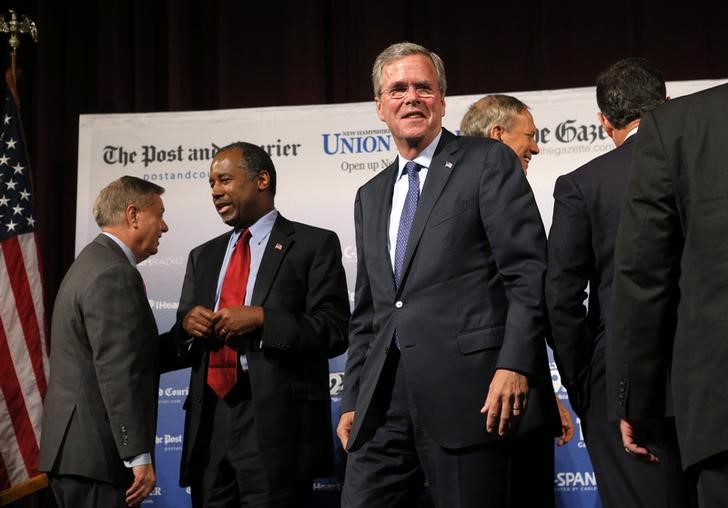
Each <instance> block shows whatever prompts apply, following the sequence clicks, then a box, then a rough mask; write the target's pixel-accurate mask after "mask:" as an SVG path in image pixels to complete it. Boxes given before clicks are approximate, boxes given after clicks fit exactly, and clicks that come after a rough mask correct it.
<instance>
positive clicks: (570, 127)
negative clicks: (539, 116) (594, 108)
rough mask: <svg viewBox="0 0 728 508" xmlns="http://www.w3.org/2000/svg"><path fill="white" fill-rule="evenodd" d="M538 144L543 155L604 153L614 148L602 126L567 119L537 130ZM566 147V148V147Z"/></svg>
mask: <svg viewBox="0 0 728 508" xmlns="http://www.w3.org/2000/svg"><path fill="white" fill-rule="evenodd" d="M536 142H537V143H538V145H539V148H540V153H541V154H542V155H554V156H557V157H558V156H559V155H565V154H574V153H590V152H593V153H595V154H599V153H604V152H608V151H610V150H611V149H612V148H614V143H612V140H611V138H610V137H609V136H608V135H607V133H606V132H605V131H604V127H602V126H601V125H600V124H595V123H587V124H582V123H578V122H577V121H576V120H572V119H567V120H563V121H561V122H559V123H558V124H556V126H553V127H551V128H549V127H541V128H538V127H537V128H536ZM564 145H566V146H564Z"/></svg>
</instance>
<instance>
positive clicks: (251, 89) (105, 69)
mask: <svg viewBox="0 0 728 508" xmlns="http://www.w3.org/2000/svg"><path fill="white" fill-rule="evenodd" d="M711 4H715V5H711ZM669 5H670V4H669V3H667V4H666V3H664V2H657V1H640V0H634V1H630V2H622V3H618V4H607V3H602V4H599V3H593V2H592V3H587V2H583V1H582V2H572V1H560V2H547V1H538V0H529V1H522V2H501V3H500V4H495V3H493V2H486V1H480V2H446V1H440V2H429V1H424V0H422V1H417V2H415V1H411V0H405V1H399V2H396V1H392V2H386V3H385V2H379V1H356V0H318V1H317V0H312V1H301V0H298V1H295V2H293V1H291V2H281V1H275V0H273V1H270V0H269V1H259V2H248V1H243V0H218V1H214V0H205V1H191V0H103V1H101V2H77V1H66V2H58V1H55V0H25V1H21V0H15V1H7V0H0V13H5V15H6V19H7V18H8V15H7V10H8V9H15V10H16V11H17V12H18V13H19V14H27V15H28V16H30V17H31V18H32V19H33V20H34V21H35V22H36V24H37V25H38V29H39V32H40V38H39V42H38V44H34V43H33V42H32V41H31V40H30V39H29V38H27V37H24V38H23V40H22V43H21V47H20V49H19V55H18V65H19V67H20V68H22V70H23V75H22V78H21V80H20V83H19V88H20V94H21V101H22V106H23V109H22V116H23V120H24V122H25V129H26V135H27V143H28V146H29V150H30V161H31V164H32V166H33V172H34V173H33V174H34V178H35V199H36V212H37V216H38V223H39V232H40V239H41V251H42V256H43V262H44V270H45V276H46V287H47V293H48V295H47V299H48V302H49V304H50V302H52V300H53V297H54V296H55V293H56V290H57V287H58V284H59V283H60V280H61V278H62V276H63V274H64V272H65V270H66V269H67V268H68V266H69V265H70V263H71V261H72V260H73V255H74V252H73V251H74V235H75V231H74V223H75V202H76V164H77V145H78V116H79V114H85V113H121V112H123V113H127V112H144V111H180V110H196V109H217V108H245V107H256V106H276V105H295V104H322V103H338V102H356V101H367V100H371V97H372V91H371V84H370V77H369V74H370V68H371V64H372V61H373V59H374V57H375V56H376V54H377V53H378V52H379V51H380V50H381V49H383V48H384V47H385V46H387V45H388V44H390V43H392V42H397V41H401V40H410V41H414V42H418V43H420V44H423V45H425V46H427V47H429V48H431V49H433V50H435V51H436V52H438V53H439V54H440V56H442V57H443V59H444V61H445V64H446V68H447V72H448V81H449V90H448V94H449V95H459V94H478V93H490V92H498V91H522V90H541V89H554V88H566V87H577V86H589V85H592V84H593V83H594V79H595V77H596V75H597V74H598V72H599V71H600V70H601V69H603V68H604V67H606V66H607V65H609V64H611V63H613V62H614V61H616V60H618V59H621V58H624V57H627V56H644V57H646V58H648V59H650V60H652V61H653V63H655V64H656V65H657V66H658V67H659V68H660V69H662V71H663V72H664V74H665V78H666V79H668V80H687V79H703V78H726V77H728V44H726V38H725V35H726V33H728V31H727V29H726V20H727V17H728V16H726V15H727V14H728V5H727V4H726V3H725V2H701V1H697V2H695V1H694V2H688V3H683V4H682V5H681V6H680V8H679V9H670V8H669ZM2 40H4V39H2ZM8 62H9V58H8V55H7V51H2V54H0V64H2V68H3V69H4V68H7V65H8ZM372 114H374V113H372ZM49 308H50V307H49Z"/></svg>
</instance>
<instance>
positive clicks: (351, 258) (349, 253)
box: [341, 245, 357, 265]
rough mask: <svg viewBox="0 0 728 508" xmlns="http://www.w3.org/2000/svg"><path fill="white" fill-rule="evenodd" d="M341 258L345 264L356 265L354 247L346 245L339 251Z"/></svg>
mask: <svg viewBox="0 0 728 508" xmlns="http://www.w3.org/2000/svg"><path fill="white" fill-rule="evenodd" d="M341 258H342V261H344V263H346V264H350V265H355V264H356V259H357V258H356V246H354V245H346V246H345V247H344V248H343V249H342V250H341Z"/></svg>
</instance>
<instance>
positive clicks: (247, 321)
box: [182, 305, 263, 343]
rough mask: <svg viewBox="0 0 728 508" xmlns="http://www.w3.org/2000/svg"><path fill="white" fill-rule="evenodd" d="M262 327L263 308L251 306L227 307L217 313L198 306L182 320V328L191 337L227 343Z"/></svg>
mask: <svg viewBox="0 0 728 508" xmlns="http://www.w3.org/2000/svg"><path fill="white" fill-rule="evenodd" d="M261 326H263V308H262V307H251V306H249V305H240V306H235V307H226V308H224V309H219V310H218V311H217V312H214V311H213V310H212V309H208V308H207V307H204V306H202V305H196V306H195V307H193V308H192V309H191V310H190V311H189V312H188V313H187V315H186V316H185V317H184V319H183V320H182V328H184V330H185V331H186V332H187V334H188V335H189V336H190V337H195V338H208V339H212V338H217V339H220V340H222V341H224V342H226V343H230V342H231V339H233V338H234V337H239V336H241V335H245V334H246V333H250V332H252V331H253V330H255V329H257V328H259V327H261Z"/></svg>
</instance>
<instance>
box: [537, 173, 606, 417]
mask: <svg viewBox="0 0 728 508" xmlns="http://www.w3.org/2000/svg"><path fill="white" fill-rule="evenodd" d="M591 236H592V232H591V223H590V220H589V212H588V210H587V207H586V202H585V200H584V197H583V195H582V193H581V191H580V189H579V188H578V186H577V185H576V184H575V182H574V181H573V179H571V178H568V177H564V176H562V177H559V178H558V179H557V180H556V185H555V186H554V216H553V221H552V223H551V231H550V233H549V238H548V268H547V271H546V303H547V310H548V316H549V320H550V323H551V333H552V339H553V343H552V345H553V347H554V356H555V358H556V362H557V365H558V367H559V372H560V373H561V380H562V383H563V385H564V386H565V387H566V389H567V390H568V392H569V398H570V400H571V403H572V405H573V406H574V407H575V408H578V409H579V410H583V409H585V408H586V407H587V405H588V394H589V390H588V386H586V380H587V379H588V377H589V376H588V370H589V364H590V358H591V350H590V349H591V346H592V343H593V337H592V334H591V331H590V330H589V327H588V326H587V321H586V307H585V306H584V300H585V299H586V297H587V293H586V287H587V285H588V283H589V274H590V273H591V267H592V266H594V252H593V249H592V246H591ZM594 290H595V291H596V289H594Z"/></svg>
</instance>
